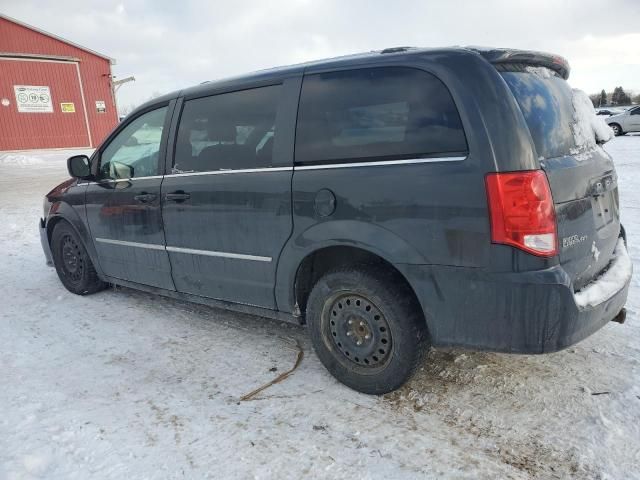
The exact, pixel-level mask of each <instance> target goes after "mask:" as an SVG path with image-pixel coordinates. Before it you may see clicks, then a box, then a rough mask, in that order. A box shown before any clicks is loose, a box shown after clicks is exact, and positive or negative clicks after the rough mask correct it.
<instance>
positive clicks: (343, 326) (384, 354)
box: [328, 295, 391, 367]
mask: <svg viewBox="0 0 640 480" xmlns="http://www.w3.org/2000/svg"><path fill="white" fill-rule="evenodd" d="M328 315H329V322H328V327H329V331H330V336H331V338H332V339H333V342H334V344H335V346H336V347H337V349H338V350H339V351H340V352H342V354H343V355H344V356H345V357H346V358H348V359H349V360H350V361H351V362H354V363H356V364H358V365H361V366H364V367H367V366H368V367H377V366H380V365H382V364H384V363H385V362H386V360H387V359H388V357H389V354H390V352H391V332H390V330H389V324H388V323H387V321H386V319H385V318H384V315H383V314H382V312H381V311H380V310H379V309H378V308H377V307H376V306H375V305H374V304H373V303H371V302H370V301H369V300H367V299H366V298H364V297H362V296H359V295H341V296H340V297H338V298H336V299H335V300H334V301H333V303H332V304H331V305H330V308H329V309H328Z"/></svg>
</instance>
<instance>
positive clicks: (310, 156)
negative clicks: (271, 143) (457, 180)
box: [296, 67, 467, 164]
mask: <svg viewBox="0 0 640 480" xmlns="http://www.w3.org/2000/svg"><path fill="white" fill-rule="evenodd" d="M466 151H467V142H466V139H465V136H464V131H463V128H462V123H461V121H460V115H459V114H458V110H457V109H456V106H455V104H454V103H453V99H452V98H451V95H450V93H449V91H448V90H447V88H446V87H445V86H444V84H443V83H442V82H441V81H440V80H438V79H437V78H436V77H434V76H433V75H431V74H429V73H426V72H423V71H421V70H417V69H413V68H404V67H392V68H386V67H385V68H368V69H358V70H348V71H340V72H330V73H320V74H314V75H308V76H305V78H304V81H303V84H302V95H301V99H300V106H299V112H298V123H297V130H296V162H298V163H303V164H304V163H322V162H336V161H357V160H361V161H366V160H371V159H374V160H375V159H380V160H382V159H391V158H416V157H428V156H435V155H442V154H445V155H447V154H460V153H465V152H466Z"/></svg>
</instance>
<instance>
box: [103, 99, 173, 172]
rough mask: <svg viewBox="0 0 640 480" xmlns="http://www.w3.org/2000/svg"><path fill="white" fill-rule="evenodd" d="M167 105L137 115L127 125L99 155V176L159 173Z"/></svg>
mask: <svg viewBox="0 0 640 480" xmlns="http://www.w3.org/2000/svg"><path fill="white" fill-rule="evenodd" d="M166 115H167V107H162V108H158V109H157V110H152V111H151V112H147V113H145V114H143V115H140V116H139V117H137V118H136V119H135V120H133V121H132V122H131V123H129V125H127V126H126V127H125V128H124V129H123V130H122V131H121V132H120V133H119V134H118V135H117V136H116V137H115V138H114V139H113V140H112V141H111V143H109V144H108V145H107V147H106V148H105V149H104V150H103V151H102V155H101V156H100V177H101V178H110V179H119V178H134V177H148V176H152V175H157V174H158V154H159V152H160V141H161V139H162V129H163V128H164V120H165V116H166Z"/></svg>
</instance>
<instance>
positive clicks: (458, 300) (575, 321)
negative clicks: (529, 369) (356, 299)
mask: <svg viewBox="0 0 640 480" xmlns="http://www.w3.org/2000/svg"><path fill="white" fill-rule="evenodd" d="M624 254H625V255H627V254H626V249H625V251H624ZM627 258H628V257H627ZM629 261H630V260H629ZM614 263H615V261H614V262H612V263H611V265H612V266H613V265H614ZM397 267H398V268H399V269H400V270H401V271H403V273H404V274H405V275H406V277H407V278H408V279H409V282H410V283H411V284H412V285H413V287H414V290H415V291H416V293H417V295H418V297H419V300H420V302H421V303H422V306H423V310H424V312H425V315H426V316H427V324H428V326H429V333H430V335H431V341H432V343H433V345H434V346H461V347H468V348H472V349H478V350H489V351H496V352H509V353H548V352H555V351H558V350H562V349H563V348H566V347H568V346H570V345H573V344H575V343H577V342H579V341H581V340H583V339H585V338H586V337H588V336H589V335H591V334H592V333H594V332H595V331H597V330H598V329H600V328H602V327H603V326H604V325H605V324H606V323H608V322H609V321H611V320H612V319H613V318H615V317H616V315H618V313H619V312H620V310H622V308H623V307H624V304H625V302H626V300H627V294H628V290H629V284H630V282H631V276H630V274H629V275H628V278H624V279H622V280H621V281H620V282H619V287H620V288H619V289H617V290H616V291H615V292H609V293H612V295H610V296H608V297H606V298H607V299H606V300H604V301H602V302H600V303H598V304H596V305H590V306H582V307H579V306H578V304H577V297H576V295H575V294H574V292H573V288H572V285H571V280H570V278H569V276H568V275H567V273H566V272H565V271H564V270H563V269H562V267H561V266H559V265H558V266H554V267H551V268H548V269H545V270H539V271H530V272H520V273H488V272H484V271H482V270H481V269H475V268H456V267H444V266H425V265H397ZM611 268H613V267H611ZM598 281H601V279H598V280H596V281H595V282H594V283H597V282H598ZM591 286H593V284H591Z"/></svg>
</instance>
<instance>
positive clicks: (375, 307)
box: [306, 266, 427, 394]
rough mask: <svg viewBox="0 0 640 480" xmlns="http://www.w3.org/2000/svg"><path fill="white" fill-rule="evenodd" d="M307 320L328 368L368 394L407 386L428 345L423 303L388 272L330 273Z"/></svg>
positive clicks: (312, 299)
mask: <svg viewBox="0 0 640 480" xmlns="http://www.w3.org/2000/svg"><path fill="white" fill-rule="evenodd" d="M306 319H307V324H308V327H309V334H310V336H311V340H312V342H313V347H314V350H315V351H316V354H317V355H318V357H319V358H320V361H321V362H322V363H323V365H324V366H325V367H326V368H327V370H329V372H331V374H333V375H334V376H335V377H336V378H337V379H338V380H339V381H341V382H342V383H344V384H345V385H347V386H349V387H351V388H353V389H354V390H358V391H360V392H363V393H368V394H382V393H387V392H390V391H392V390H395V389H397V388H399V387H400V386H402V385H403V384H404V383H405V382H406V381H407V380H408V379H409V378H410V377H411V375H412V374H413V372H414V371H415V369H416V367H417V365H418V364H419V363H420V361H421V359H422V358H423V353H424V350H425V348H426V347H427V341H426V337H427V335H426V333H427V332H426V323H425V320H424V316H423V315H422V311H421V309H420V305H419V304H418V302H417V301H416V300H415V297H414V295H413V293H412V292H411V291H410V290H409V288H408V287H407V286H406V284H405V283H404V281H403V280H402V279H401V278H398V275H397V274H396V273H395V272H393V271H389V270H387V269H383V268H374V267H371V266H356V267H347V268H343V269H339V270H335V271H332V272H329V273H327V274H326V275H324V276H323V277H322V278H320V279H319V280H318V281H317V282H316V284H315V286H314V287H313V289H312V291H311V294H310V295H309V299H308V302H307V310H306Z"/></svg>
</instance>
